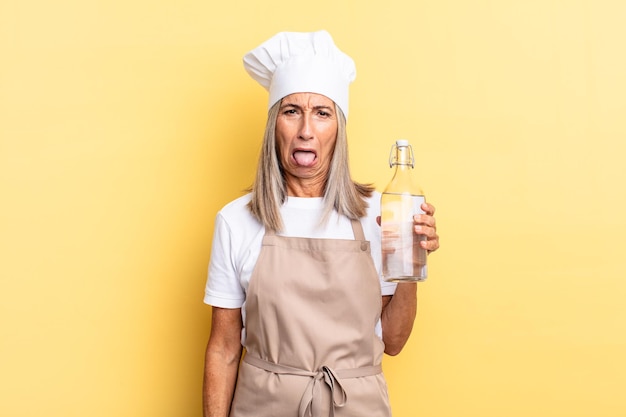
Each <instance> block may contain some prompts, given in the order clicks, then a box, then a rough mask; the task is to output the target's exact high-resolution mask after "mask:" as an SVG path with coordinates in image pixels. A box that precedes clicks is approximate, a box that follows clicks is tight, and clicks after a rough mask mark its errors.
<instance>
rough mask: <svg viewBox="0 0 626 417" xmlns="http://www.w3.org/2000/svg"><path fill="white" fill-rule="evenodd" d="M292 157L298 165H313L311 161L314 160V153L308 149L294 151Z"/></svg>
mask: <svg viewBox="0 0 626 417" xmlns="http://www.w3.org/2000/svg"><path fill="white" fill-rule="evenodd" d="M293 159H295V160H296V163H297V164H298V165H300V166H303V167H308V166H311V165H313V162H315V153H313V152H308V151H296V152H294V153H293Z"/></svg>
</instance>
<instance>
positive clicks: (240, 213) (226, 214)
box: [217, 193, 258, 223]
mask: <svg viewBox="0 0 626 417" xmlns="http://www.w3.org/2000/svg"><path fill="white" fill-rule="evenodd" d="M250 198H251V194H249V193H248V194H246V195H243V196H241V197H239V198H236V199H235V200H233V201H231V202H229V203H227V204H226V205H225V206H224V207H222V208H221V209H220V211H219V212H218V213H217V215H218V217H220V218H221V219H222V220H223V221H225V222H226V223H233V222H235V223H239V222H242V221H243V222H250V221H254V222H257V221H256V219H255V218H254V217H253V216H252V213H250V210H249V209H248V203H249V202H250ZM257 223H258V222H257Z"/></svg>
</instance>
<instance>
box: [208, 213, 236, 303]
mask: <svg viewBox="0 0 626 417" xmlns="http://www.w3.org/2000/svg"><path fill="white" fill-rule="evenodd" d="M233 247H234V245H233V242H232V232H231V229H230V227H229V226H228V223H227V222H226V221H225V219H224V218H223V217H222V215H221V214H220V213H218V215H217V217H216V219H215V231H214V233H213V244H212V247H211V260H210V262H209V274H208V275H209V276H208V279H207V284H206V289H205V293H204V302H205V303H206V304H209V305H212V306H215V307H222V308H240V307H241V306H242V305H243V303H244V301H245V293H244V290H243V288H242V287H241V283H240V280H239V273H238V272H237V269H236V268H235V263H234V261H233V259H234V253H233Z"/></svg>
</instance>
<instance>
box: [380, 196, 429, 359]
mask: <svg viewBox="0 0 626 417" xmlns="http://www.w3.org/2000/svg"><path fill="white" fill-rule="evenodd" d="M422 209H423V210H424V212H425V214H420V215H416V216H414V222H415V233H416V234H418V235H425V236H426V240H425V241H422V242H420V245H421V246H422V247H423V248H424V249H426V250H427V251H428V252H432V251H435V250H437V249H438V248H439V236H438V235H437V224H436V222H435V218H434V217H433V216H434V214H435V207H433V206H432V205H430V204H428V203H424V204H422ZM416 313H417V284H415V283H400V284H398V286H397V287H396V291H395V293H394V294H393V295H387V296H384V297H383V308H382V312H381V323H382V328H383V342H385V353H386V354H388V355H391V356H395V355H397V354H398V353H400V351H401V350H402V348H403V347H404V345H405V344H406V342H407V340H409V336H410V335H411V331H412V330H413V322H414V321H415V315H416Z"/></svg>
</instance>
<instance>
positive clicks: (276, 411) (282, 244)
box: [230, 221, 391, 417]
mask: <svg viewBox="0 0 626 417" xmlns="http://www.w3.org/2000/svg"><path fill="white" fill-rule="evenodd" d="M352 230H353V232H354V236H355V240H346V239H307V238H294V237H282V236H276V234H275V233H273V232H267V233H266V234H265V236H264V237H263V246H262V248H261V253H260V255H259V259H258V260H257V263H256V265H255V268H254V271H253V273H252V277H251V278H250V286H249V288H248V293H247V296H246V318H245V328H246V334H247V336H246V351H247V352H246V356H245V358H244V360H243V362H242V364H241V367H240V369H239V377H238V381H237V388H236V390H235V396H234V399H233V404H232V408H231V414H230V416H231V417H308V416H312V417H328V416H336V417H366V416H367V417H389V416H391V411H390V408H389V400H388V397H387V385H386V383H385V379H384V377H383V374H382V371H381V366H380V364H381V360H382V355H383V350H384V345H383V342H382V341H381V340H380V338H379V337H378V336H376V334H375V333H374V328H375V325H376V323H377V321H378V319H379V317H380V311H381V293H380V282H379V279H378V274H377V272H376V268H375V267H374V262H373V260H372V258H371V255H370V246H369V242H368V241H366V240H365V236H364V234H363V228H362V227H361V223H360V222H359V221H352Z"/></svg>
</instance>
